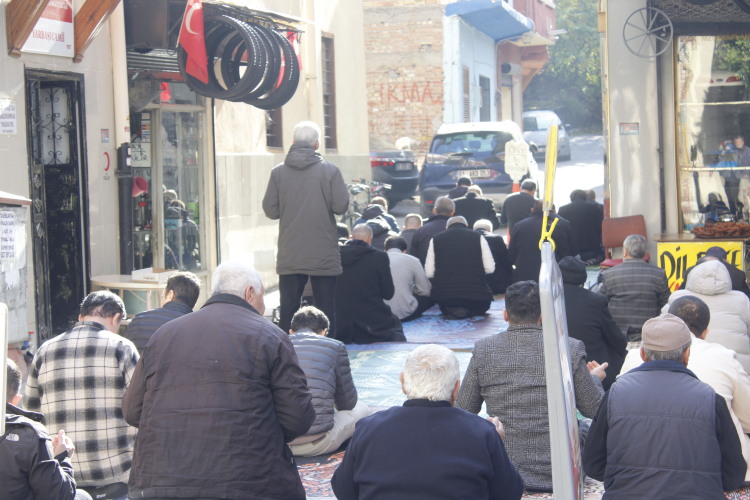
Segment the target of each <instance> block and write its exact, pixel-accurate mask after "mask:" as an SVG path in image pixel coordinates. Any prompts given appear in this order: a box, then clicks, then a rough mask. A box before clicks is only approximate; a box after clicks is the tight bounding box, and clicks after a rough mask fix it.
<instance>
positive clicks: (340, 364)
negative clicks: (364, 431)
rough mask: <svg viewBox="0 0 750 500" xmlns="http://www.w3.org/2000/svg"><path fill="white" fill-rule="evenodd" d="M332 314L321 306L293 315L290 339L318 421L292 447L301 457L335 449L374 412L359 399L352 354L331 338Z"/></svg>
mask: <svg viewBox="0 0 750 500" xmlns="http://www.w3.org/2000/svg"><path fill="white" fill-rule="evenodd" d="M328 326H329V323H328V318H327V317H326V315H325V314H323V312H322V311H321V310H320V309H316V308H314V307H303V308H302V309H300V310H299V311H297V313H296V314H295V315H294V318H292V329H291V330H289V339H290V340H291V341H292V345H293V346H294V351H295V352H296V353H297V359H298V360H299V365H300V368H302V371H304V372H305V377H307V387H308V388H309V389H310V392H311V393H312V397H313V399H312V401H313V406H314V407H315V422H314V423H313V424H312V427H310V430H309V431H307V434H305V435H304V436H301V437H298V438H297V439H295V440H294V441H292V442H291V443H289V447H290V448H291V449H292V453H294V455H295V456H298V457H314V456H318V455H326V454H328V453H333V452H334V451H336V450H337V449H339V447H340V446H341V445H342V443H343V442H344V441H346V440H347V439H349V438H350V437H352V434H354V426H355V425H356V423H357V422H358V421H359V420H361V419H363V418H365V417H366V416H368V415H369V414H370V409H369V408H368V407H367V405H366V404H365V403H363V402H362V401H359V402H358V401H357V388H356V387H354V380H352V371H351V369H350V368H349V355H348V354H347V353H346V346H345V345H344V344H343V342H340V341H338V340H334V339H329V338H327V337H326V333H328Z"/></svg>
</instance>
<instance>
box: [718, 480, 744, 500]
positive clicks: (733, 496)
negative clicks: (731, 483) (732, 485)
mask: <svg viewBox="0 0 750 500" xmlns="http://www.w3.org/2000/svg"><path fill="white" fill-rule="evenodd" d="M745 484H748V483H745ZM724 494H725V495H726V496H727V498H728V499H729V500H750V485H748V486H745V487H744V488H740V489H738V490H734V491H730V492H728V493H724Z"/></svg>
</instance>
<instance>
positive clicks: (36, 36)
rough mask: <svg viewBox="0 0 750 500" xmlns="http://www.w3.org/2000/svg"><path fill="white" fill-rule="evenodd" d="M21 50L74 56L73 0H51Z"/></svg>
mask: <svg viewBox="0 0 750 500" xmlns="http://www.w3.org/2000/svg"><path fill="white" fill-rule="evenodd" d="M21 51H22V52H33V53H35V54H49V55H53V56H64V57H73V56H74V55H75V47H74V46H73V2H72V0H49V3H48V4H47V7H46V8H45V9H44V11H42V15H41V17H40V18H39V21H37V23H36V25H35V26H34V29H33V30H32V31H31V34H30V35H29V39H28V40H27V41H26V43H25V44H24V46H23V48H22V49H21Z"/></svg>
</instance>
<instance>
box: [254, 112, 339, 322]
mask: <svg viewBox="0 0 750 500" xmlns="http://www.w3.org/2000/svg"><path fill="white" fill-rule="evenodd" d="M319 147H320V127H318V125H316V124H315V123H313V122H308V121H305V122H300V123H298V124H297V126H295V127H294V143H293V144H292V146H291V147H290V148H289V153H288V154H287V156H286V159H285V160H284V163H281V164H280V165H278V166H276V167H275V168H274V169H273V170H272V171H271V178H270V179H269V181H268V188H267V189H266V195H265V196H264V197H263V211H264V212H265V214H266V217H268V218H269V219H273V220H278V221H279V246H278V253H277V255H276V272H277V273H278V274H279V295H280V297H279V299H280V318H279V326H280V327H281V329H282V330H284V331H288V330H289V328H290V327H291V324H292V316H294V313H295V312H296V311H297V309H299V307H300V300H301V299H302V293H303V291H304V289H305V285H306V284H307V281H308V278H309V279H310V282H311V284H312V290H313V300H314V305H315V307H317V308H318V309H320V310H321V311H323V313H325V315H326V316H327V317H328V319H329V320H330V322H331V328H330V335H331V336H335V335H336V315H335V309H336V305H335V296H336V293H335V290H336V277H337V276H338V275H340V274H341V259H340V257H339V244H338V228H337V227H336V219H335V215H341V214H343V213H345V212H346V209H347V208H348V207H349V191H348V189H347V187H346V183H345V182H344V178H343V177H342V176H341V172H340V171H339V169H338V167H337V166H336V165H334V164H333V163H331V162H328V161H326V160H324V159H323V158H322V157H321V156H320V153H318V148H319Z"/></svg>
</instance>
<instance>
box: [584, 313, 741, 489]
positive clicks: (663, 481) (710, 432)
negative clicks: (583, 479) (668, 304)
mask: <svg viewBox="0 0 750 500" xmlns="http://www.w3.org/2000/svg"><path fill="white" fill-rule="evenodd" d="M642 339H643V340H642V341H643V347H641V358H643V361H644V363H643V364H642V365H641V366H639V367H638V368H634V369H633V370H631V371H629V372H628V373H626V374H624V375H621V376H620V377H619V378H618V379H617V381H616V382H615V383H614V384H612V387H611V388H610V390H609V392H608V393H607V394H606V395H605V396H604V399H603V400H602V404H601V406H599V412H598V413H597V415H596V418H595V419H594V422H593V423H592V425H591V429H590V430H589V434H588V437H587V439H586V448H585V450H584V456H583V468H584V470H585V471H586V474H588V475H589V476H590V477H592V478H594V479H597V480H599V481H604V490H605V493H604V496H603V498H604V499H607V500H610V499H611V500H617V499H620V498H680V499H696V500H698V499H700V500H723V499H725V498H726V497H725V496H724V492H725V491H731V490H735V489H737V488H739V487H740V486H741V485H742V483H743V481H744V479H745V472H746V463H745V459H744V458H743V456H742V448H741V445H740V441H739V436H738V435H737V430H736V428H735V426H734V423H733V422H732V417H731V415H730V413H729V410H728V409H727V404H726V402H725V401H724V398H722V397H721V396H719V395H718V394H716V392H714V390H713V389H712V388H711V387H710V386H709V385H708V384H705V383H703V382H701V381H700V380H698V378H697V377H696V376H695V374H694V373H693V372H691V371H690V370H688V369H687V363H688V358H689V356H690V344H691V342H692V336H691V334H690V330H689V329H688V327H687V325H686V324H685V322H684V321H682V320H681V319H680V318H678V317H677V316H674V315H672V314H668V313H665V314H662V315H661V316H659V317H656V318H652V319H650V320H648V321H646V323H645V324H644V325H643V332H642Z"/></svg>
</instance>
